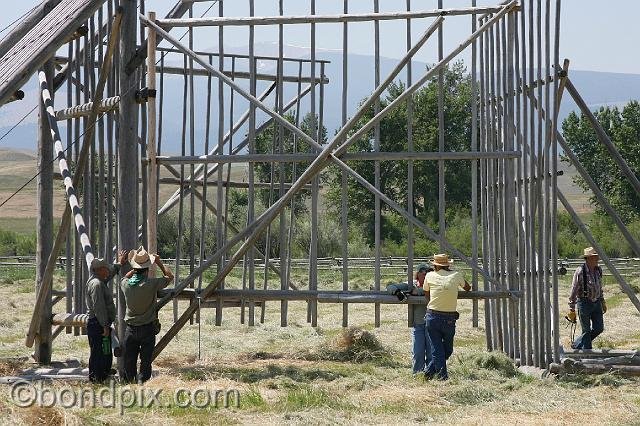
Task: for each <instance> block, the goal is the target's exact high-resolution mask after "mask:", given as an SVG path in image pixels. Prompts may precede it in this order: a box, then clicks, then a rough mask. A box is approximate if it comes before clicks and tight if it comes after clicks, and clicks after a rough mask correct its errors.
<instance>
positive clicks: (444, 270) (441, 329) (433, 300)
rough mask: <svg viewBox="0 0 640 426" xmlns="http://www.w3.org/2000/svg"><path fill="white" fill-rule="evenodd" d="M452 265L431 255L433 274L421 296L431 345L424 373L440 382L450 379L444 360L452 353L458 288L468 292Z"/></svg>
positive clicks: (430, 275) (444, 255) (426, 279)
mask: <svg viewBox="0 0 640 426" xmlns="http://www.w3.org/2000/svg"><path fill="white" fill-rule="evenodd" d="M451 263H452V262H451V261H450V260H449V256H448V255H446V254H444V253H443V254H435V255H433V261H432V262H431V264H432V265H433V267H434V269H435V270H434V271H431V272H429V273H428V274H427V276H426V278H425V284H424V294H425V297H426V298H427V300H428V304H427V314H426V315H425V320H426V325H427V333H429V340H430V341H431V362H429V365H427V368H426V370H425V373H424V375H425V377H426V378H428V379H430V378H432V377H435V376H437V377H438V378H439V379H442V380H447V379H448V378H449V375H448V373H447V359H449V357H450V356H451V354H452V353H453V337H454V336H455V334H456V320H457V319H458V317H459V316H460V315H459V314H458V312H457V311H456V309H457V306H458V288H463V289H464V290H465V291H469V290H470V289H471V286H470V285H469V283H468V282H467V281H466V280H465V279H464V276H463V275H462V273H460V272H454V271H452V270H451V269H450V266H451Z"/></svg>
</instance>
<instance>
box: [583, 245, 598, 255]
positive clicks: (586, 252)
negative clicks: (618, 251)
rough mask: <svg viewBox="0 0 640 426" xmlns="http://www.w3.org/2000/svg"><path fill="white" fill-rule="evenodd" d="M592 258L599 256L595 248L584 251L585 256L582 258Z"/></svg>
mask: <svg viewBox="0 0 640 426" xmlns="http://www.w3.org/2000/svg"><path fill="white" fill-rule="evenodd" d="M591 256H598V252H597V251H595V249H594V248H593V247H587V248H586V249H584V254H583V255H582V257H591Z"/></svg>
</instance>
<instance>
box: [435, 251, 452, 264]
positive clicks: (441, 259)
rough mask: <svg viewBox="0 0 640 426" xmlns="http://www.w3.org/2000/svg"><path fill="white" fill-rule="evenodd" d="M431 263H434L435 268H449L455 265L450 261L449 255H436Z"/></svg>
mask: <svg viewBox="0 0 640 426" xmlns="http://www.w3.org/2000/svg"><path fill="white" fill-rule="evenodd" d="M431 263H433V264H434V265H435V266H449V265H451V264H452V263H453V261H452V260H449V255H447V254H445V253H442V254H434V255H433V261H432V262H431Z"/></svg>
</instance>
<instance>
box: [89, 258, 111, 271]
mask: <svg viewBox="0 0 640 426" xmlns="http://www.w3.org/2000/svg"><path fill="white" fill-rule="evenodd" d="M108 267H109V263H107V261H106V260H104V259H99V258H97V257H94V258H93V260H92V261H91V266H90V267H89V270H90V271H91V272H94V271H95V270H96V269H98V268H108Z"/></svg>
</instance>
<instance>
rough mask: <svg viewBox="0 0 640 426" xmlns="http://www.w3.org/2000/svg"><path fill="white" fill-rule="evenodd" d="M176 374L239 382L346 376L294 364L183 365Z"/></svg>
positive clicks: (299, 380)
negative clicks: (251, 365) (254, 365)
mask: <svg viewBox="0 0 640 426" xmlns="http://www.w3.org/2000/svg"><path fill="white" fill-rule="evenodd" d="M177 372H178V374H180V376H182V377H183V378H184V379H187V380H202V381H205V380H210V379H212V378H214V379H215V378H226V379H230V380H234V381H237V382H241V383H257V382H260V381H263V380H268V379H274V378H288V379H291V380H293V381H295V382H299V383H310V382H313V381H315V380H324V381H327V382H330V381H333V380H336V379H338V378H341V377H346V374H344V373H340V372H336V371H331V370H327V369H320V368H311V369H305V368H300V367H295V366H279V365H266V366H261V367H255V368H254V367H227V366H224V365H219V366H208V367H184V368H180V369H179V370H178V371H177Z"/></svg>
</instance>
